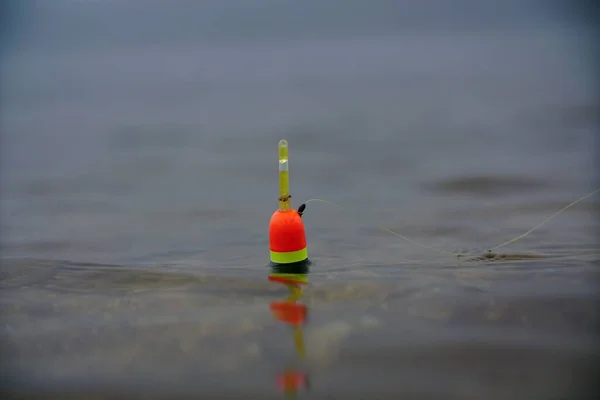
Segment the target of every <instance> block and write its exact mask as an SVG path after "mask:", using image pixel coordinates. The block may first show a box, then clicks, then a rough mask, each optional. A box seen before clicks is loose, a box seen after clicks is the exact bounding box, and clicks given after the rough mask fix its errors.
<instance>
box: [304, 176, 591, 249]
mask: <svg viewBox="0 0 600 400" xmlns="http://www.w3.org/2000/svg"><path fill="white" fill-rule="evenodd" d="M598 192H600V188H599V189H596V190H594V191H593V192H591V193H588V194H586V195H585V196H583V197H581V198H579V199H577V200H575V201H573V202H571V203H569V204H567V205H566V206H564V207H563V208H561V209H560V210H558V211H557V212H555V213H554V214H552V215H551V216H549V217H547V218H545V219H544V220H543V221H541V222H540V223H539V224H537V225H535V226H534V227H533V228H531V229H529V230H528V231H527V232H525V233H523V234H521V235H519V236H516V237H514V238H512V239H510V240H507V241H506V242H504V243H501V244H499V245H497V246H494V247H492V248H490V249H488V253H491V252H492V251H494V250H497V249H499V248H501V247H504V246H507V245H509V244H511V243H514V242H516V241H517V240H521V239H523V238H524V237H525V236H527V235H529V234H530V233H532V232H533V231H535V230H537V229H539V228H541V227H542V226H543V225H545V224H547V223H548V222H550V221H551V220H553V219H554V218H556V217H558V216H559V215H560V214H562V213H563V212H565V211H567V210H568V209H569V208H571V207H573V206H575V205H576V204H578V203H580V202H582V201H583V200H585V199H587V198H588V197H590V196H593V195H594V194H596V193H598ZM312 202H318V203H325V204H328V205H330V206H333V207H335V208H339V209H340V210H343V211H346V212H352V213H354V214H355V215H359V212H358V211H357V210H354V209H350V208H349V207H345V206H342V205H339V204H337V203H334V202H331V201H328V200H324V199H318V198H313V199H309V200H307V201H305V202H304V203H305V204H307V203H312ZM376 228H378V229H380V230H382V231H384V232H387V233H390V234H392V235H394V236H397V237H399V238H401V239H402V240H404V241H406V242H408V243H411V244H413V245H415V246H419V247H422V248H424V249H427V250H432V251H435V252H437V253H442V254H446V255H451V256H454V257H465V256H470V255H472V254H469V253H455V252H452V251H448V250H444V249H441V248H437V247H433V246H429V245H426V244H423V243H419V242H417V241H415V240H412V239H410V238H408V237H406V236H404V235H402V234H400V233H398V232H396V231H393V230H391V229H388V228H386V227H383V226H377V225H376Z"/></svg>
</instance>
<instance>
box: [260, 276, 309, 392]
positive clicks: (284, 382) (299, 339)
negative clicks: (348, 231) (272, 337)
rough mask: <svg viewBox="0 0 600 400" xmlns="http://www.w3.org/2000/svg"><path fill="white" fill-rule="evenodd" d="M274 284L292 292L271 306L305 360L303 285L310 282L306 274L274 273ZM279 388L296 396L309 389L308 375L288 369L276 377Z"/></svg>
mask: <svg viewBox="0 0 600 400" xmlns="http://www.w3.org/2000/svg"><path fill="white" fill-rule="evenodd" d="M269 280H270V281H272V282H276V283H280V284H283V285H286V286H287V287H288V289H289V291H290V294H289V296H288V297H287V298H286V299H284V300H279V301H274V302H272V303H271V305H270V309H271V312H272V314H273V318H275V319H276V320H278V321H281V322H283V323H286V324H289V325H290V326H291V327H292V329H293V332H294V344H295V347H296V352H297V354H298V358H299V359H302V358H304V353H305V350H304V338H303V335H302V327H303V325H304V324H305V323H306V319H307V315H308V309H307V307H306V305H305V304H303V303H301V302H300V298H301V297H302V295H303V290H302V285H306V284H307V283H308V280H307V278H306V274H282V273H273V274H271V275H269ZM276 383H277V386H278V387H279V388H280V389H281V390H282V391H283V392H284V393H285V394H286V395H288V396H294V395H295V394H296V393H297V392H298V391H300V390H302V389H307V388H308V387H309V383H308V375H307V374H306V373H305V372H304V371H302V369H300V368H294V367H288V368H286V369H285V370H284V371H283V372H281V373H280V374H278V375H277V377H276Z"/></svg>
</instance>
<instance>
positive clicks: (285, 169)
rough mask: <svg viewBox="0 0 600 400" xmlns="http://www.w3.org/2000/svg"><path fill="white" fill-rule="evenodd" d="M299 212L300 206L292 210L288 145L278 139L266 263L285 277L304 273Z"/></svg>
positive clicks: (305, 251) (304, 251) (305, 260)
mask: <svg viewBox="0 0 600 400" xmlns="http://www.w3.org/2000/svg"><path fill="white" fill-rule="evenodd" d="M303 211H304V205H301V206H300V207H299V208H298V210H294V209H292V196H290V175H289V164H288V143H287V140H285V139H282V140H281V141H280V142H279V208H278V209H277V210H276V211H275V213H273V216H272V217H271V221H270V223H269V250H270V261H271V266H272V267H273V268H274V269H275V271H280V272H284V273H288V274H289V273H292V274H293V273H297V274H302V273H306V272H307V269H308V264H309V260H308V249H307V246H306V233H305V230H304V222H303V221H302V213H303Z"/></svg>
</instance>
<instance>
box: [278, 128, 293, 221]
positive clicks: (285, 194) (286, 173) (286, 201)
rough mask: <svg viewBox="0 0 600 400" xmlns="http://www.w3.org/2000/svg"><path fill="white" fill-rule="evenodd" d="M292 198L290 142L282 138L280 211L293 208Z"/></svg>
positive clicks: (280, 149)
mask: <svg viewBox="0 0 600 400" xmlns="http://www.w3.org/2000/svg"><path fill="white" fill-rule="evenodd" d="M291 199H292V196H290V167H289V164H288V142H287V140H285V139H281V140H280V141H279V211H290V210H291V209H292V200H291Z"/></svg>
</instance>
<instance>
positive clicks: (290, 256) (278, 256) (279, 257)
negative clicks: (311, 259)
mask: <svg viewBox="0 0 600 400" xmlns="http://www.w3.org/2000/svg"><path fill="white" fill-rule="evenodd" d="M307 258H308V249H307V248H306V247H305V248H303V249H302V250H297V251H288V252H285V253H284V252H278V251H273V250H271V262H274V263H277V264H291V263H295V262H299V261H304V260H306V259H307Z"/></svg>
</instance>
